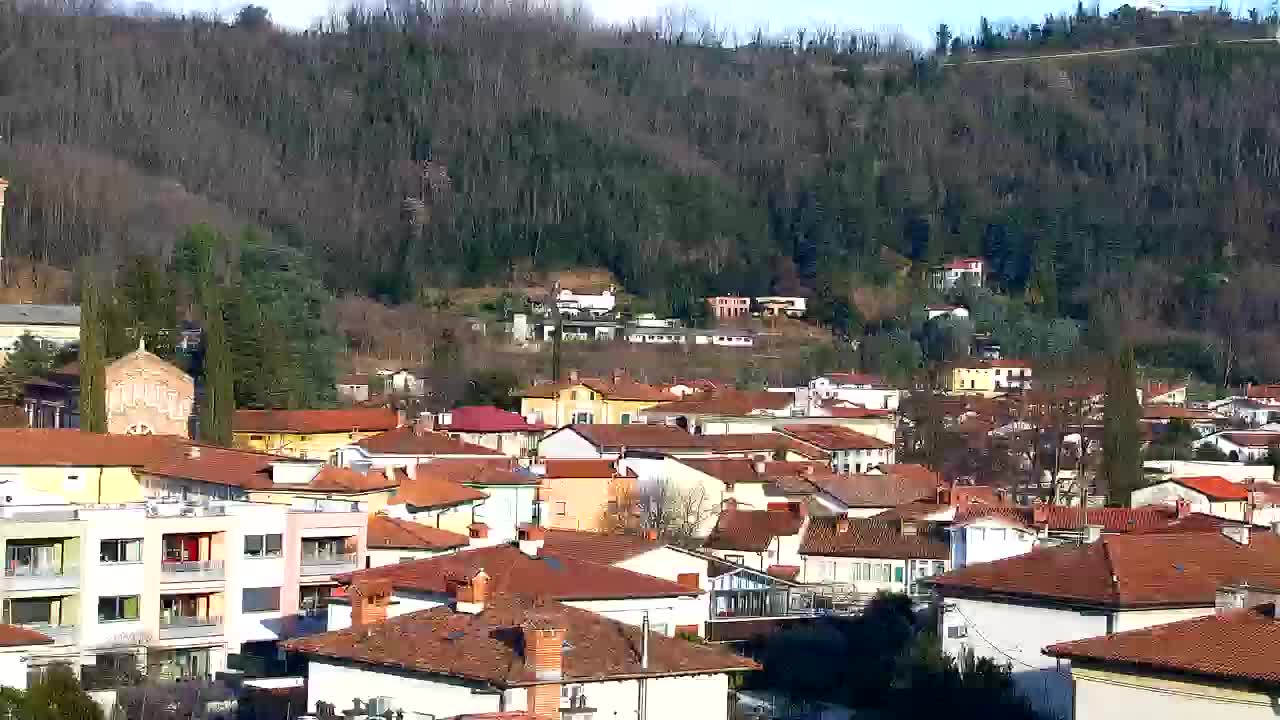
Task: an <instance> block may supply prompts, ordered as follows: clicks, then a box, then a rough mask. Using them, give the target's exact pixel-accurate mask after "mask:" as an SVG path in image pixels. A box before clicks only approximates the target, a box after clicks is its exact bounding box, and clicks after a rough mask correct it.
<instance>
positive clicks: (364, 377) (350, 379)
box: [334, 373, 369, 385]
mask: <svg viewBox="0 0 1280 720" xmlns="http://www.w3.org/2000/svg"><path fill="white" fill-rule="evenodd" d="M334 384H335V385H368V384H369V375H368V374H367V373H350V374H347V375H343V376H341V377H339V378H338V381H337V382H336V383H334Z"/></svg>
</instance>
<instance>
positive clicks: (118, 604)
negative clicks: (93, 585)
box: [98, 595, 138, 622]
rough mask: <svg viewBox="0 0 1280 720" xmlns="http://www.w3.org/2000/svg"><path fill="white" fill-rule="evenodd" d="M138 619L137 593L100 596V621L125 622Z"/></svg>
mask: <svg viewBox="0 0 1280 720" xmlns="http://www.w3.org/2000/svg"><path fill="white" fill-rule="evenodd" d="M137 619H138V596H137V595H121V596H117V597H100V598H98V622H123V621H126V620H137Z"/></svg>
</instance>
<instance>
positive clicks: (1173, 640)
mask: <svg viewBox="0 0 1280 720" xmlns="http://www.w3.org/2000/svg"><path fill="white" fill-rule="evenodd" d="M1044 653H1045V654H1046V655H1049V656H1051V657H1060V658H1069V659H1071V660H1076V661H1085V662H1101V663H1118V664H1121V665H1124V666H1129V667H1131V668H1133V669H1135V670H1139V671H1141V670H1149V671H1156V672H1164V673H1167V672H1170V671H1172V672H1177V673H1190V674H1193V675H1199V676H1202V677H1211V678H1219V679H1225V680H1234V681H1244V682H1249V683H1264V684H1267V685H1277V684H1280V617H1277V615H1276V611H1275V605H1274V604H1271V603H1268V604H1266V605H1261V606H1259V607H1254V608H1246V609H1243V610H1229V611H1227V612H1224V613H1215V614H1212V615H1205V616H1204V617H1198V618H1195V619H1192V620H1183V621H1181V622H1173V623H1168V624H1166V625H1154V626H1152V627H1147V628H1142V629H1141V630H1129V631H1127V632H1119V633H1114V634H1111V635H1104V636H1102V637H1094V638H1088V639H1086V640H1076V641H1074V642H1066V643H1059V644H1057V645H1050V646H1049V647H1047V648H1045V650H1044Z"/></svg>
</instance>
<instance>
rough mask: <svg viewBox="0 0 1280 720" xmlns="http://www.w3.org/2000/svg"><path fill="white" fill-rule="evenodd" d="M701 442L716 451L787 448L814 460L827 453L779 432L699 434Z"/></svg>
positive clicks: (744, 451) (740, 451) (821, 458)
mask: <svg viewBox="0 0 1280 720" xmlns="http://www.w3.org/2000/svg"><path fill="white" fill-rule="evenodd" d="M700 437H701V439H702V443H703V444H704V445H705V446H706V447H707V448H708V449H710V450H711V451H712V452H717V453H749V452H763V453H772V452H775V451H778V450H787V451H790V452H794V453H796V454H798V455H803V456H804V457H807V458H812V459H814V460H824V459H826V458H827V457H828V454H827V453H825V452H823V451H822V450H819V449H817V448H815V447H811V446H809V445H805V444H804V443H800V442H797V441H796V440H795V439H794V438H789V437H787V436H786V435H783V434H781V433H743V434H741V435H701V436H700Z"/></svg>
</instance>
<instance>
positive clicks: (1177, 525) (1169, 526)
mask: <svg viewBox="0 0 1280 720" xmlns="http://www.w3.org/2000/svg"><path fill="white" fill-rule="evenodd" d="M1224 527H1249V528H1250V530H1251V531H1253V532H1267V531H1269V530H1270V529H1271V528H1270V527H1269V526H1267V525H1253V524H1251V523H1246V522H1242V521H1240V520H1228V519H1227V518H1221V517H1217V516H1214V515H1205V514H1204V513H1190V514H1188V515H1186V516H1185V517H1181V518H1179V517H1175V518H1172V519H1171V520H1169V521H1168V522H1166V523H1164V524H1162V525H1157V526H1155V527H1150V528H1145V529H1142V530H1137V531H1135V532H1137V533H1176V532H1222V528H1224Z"/></svg>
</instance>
